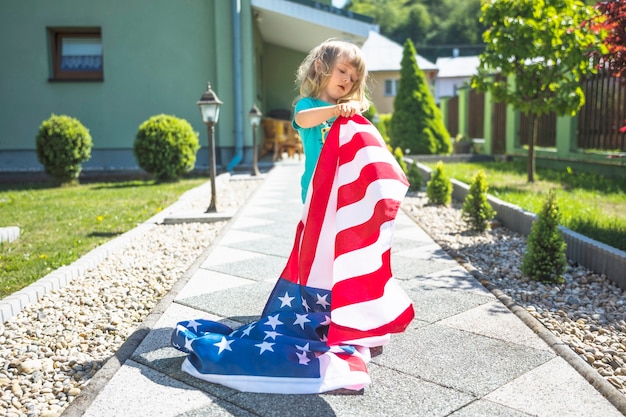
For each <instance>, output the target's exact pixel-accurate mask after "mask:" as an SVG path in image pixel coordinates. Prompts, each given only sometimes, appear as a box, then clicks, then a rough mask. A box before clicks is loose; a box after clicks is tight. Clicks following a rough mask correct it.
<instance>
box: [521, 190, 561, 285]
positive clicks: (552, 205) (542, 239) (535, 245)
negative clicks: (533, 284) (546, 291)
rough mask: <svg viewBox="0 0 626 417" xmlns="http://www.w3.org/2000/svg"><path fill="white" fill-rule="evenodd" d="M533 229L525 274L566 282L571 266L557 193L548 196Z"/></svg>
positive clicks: (525, 260) (544, 279) (525, 256)
mask: <svg viewBox="0 0 626 417" xmlns="http://www.w3.org/2000/svg"><path fill="white" fill-rule="evenodd" d="M537 217H538V218H537V220H536V221H535V222H534V223H533V225H532V228H531V229H530V235H529V236H528V239H527V250H526V253H525V254H524V256H523V258H522V272H523V273H524V274H525V275H527V276H528V277H530V278H532V279H535V280H538V281H543V282H554V283H558V282H562V281H563V276H562V275H563V272H565V267H566V266H567V259H566V257H565V248H566V247H567V245H566V243H565V241H564V240H563V236H561V232H560V231H559V221H560V218H561V215H560V212H559V206H558V204H557V201H556V194H555V193H554V190H551V191H550V192H549V193H548V196H547V198H546V201H545V202H544V204H543V207H542V209H541V213H539V215H538V216H537Z"/></svg>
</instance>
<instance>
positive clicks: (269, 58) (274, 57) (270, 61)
mask: <svg viewBox="0 0 626 417" xmlns="http://www.w3.org/2000/svg"><path fill="white" fill-rule="evenodd" d="M263 49H264V53H263V56H262V62H261V65H260V67H261V71H262V80H263V88H262V92H263V107H264V111H263V113H264V114H268V113H269V112H270V111H272V110H280V109H285V110H289V111H290V112H291V113H292V114H293V101H294V100H295V98H296V97H297V96H298V94H299V91H298V86H297V85H296V70H297V69H298V66H300V63H301V62H302V60H304V58H305V56H306V54H304V53H302V52H298V51H294V50H292V49H287V48H283V47H280V46H277V45H272V44H268V43H265V44H264V47H263Z"/></svg>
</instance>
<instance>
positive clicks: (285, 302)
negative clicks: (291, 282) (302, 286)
mask: <svg viewBox="0 0 626 417" xmlns="http://www.w3.org/2000/svg"><path fill="white" fill-rule="evenodd" d="M294 298H295V297H290V296H289V293H288V292H287V291H285V295H283V296H282V297H278V299H279V300H280V307H281V308H282V307H285V306H287V307H291V300H293V299H294Z"/></svg>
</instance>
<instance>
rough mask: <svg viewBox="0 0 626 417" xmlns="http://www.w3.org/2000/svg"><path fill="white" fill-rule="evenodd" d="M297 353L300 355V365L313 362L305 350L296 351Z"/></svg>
mask: <svg viewBox="0 0 626 417" xmlns="http://www.w3.org/2000/svg"><path fill="white" fill-rule="evenodd" d="M296 355H298V363H299V364H300V365H308V364H309V362H311V359H309V358H308V357H307V356H306V353H305V352H302V353H300V352H296Z"/></svg>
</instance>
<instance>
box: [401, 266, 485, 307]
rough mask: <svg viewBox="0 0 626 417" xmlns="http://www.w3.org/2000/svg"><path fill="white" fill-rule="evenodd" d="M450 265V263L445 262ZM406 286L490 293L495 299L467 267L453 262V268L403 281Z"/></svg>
mask: <svg viewBox="0 0 626 417" xmlns="http://www.w3.org/2000/svg"><path fill="white" fill-rule="evenodd" d="M445 265H447V266H448V265H449V264H447V263H446V264H445ZM403 285H404V288H421V287H437V288H446V289H450V290H463V291H469V292H474V293H479V294H483V295H488V296H490V297H492V298H494V299H495V296H494V295H492V294H491V292H490V291H489V290H488V289H486V288H485V287H483V286H482V284H481V283H480V282H478V281H477V280H476V278H474V277H473V276H472V274H470V273H469V272H467V269H465V268H463V267H462V266H459V265H458V264H457V263H454V264H452V267H451V268H448V269H443V270H440V271H437V272H434V273H432V274H429V275H424V276H416V277H414V278H413V279H411V280H409V281H405V282H404V283H403Z"/></svg>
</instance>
